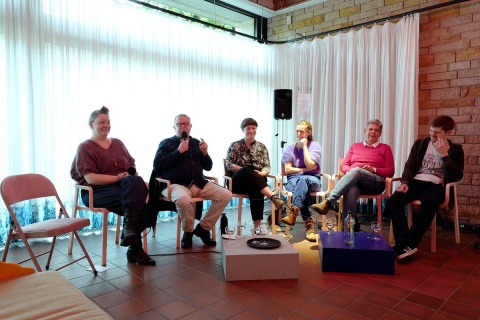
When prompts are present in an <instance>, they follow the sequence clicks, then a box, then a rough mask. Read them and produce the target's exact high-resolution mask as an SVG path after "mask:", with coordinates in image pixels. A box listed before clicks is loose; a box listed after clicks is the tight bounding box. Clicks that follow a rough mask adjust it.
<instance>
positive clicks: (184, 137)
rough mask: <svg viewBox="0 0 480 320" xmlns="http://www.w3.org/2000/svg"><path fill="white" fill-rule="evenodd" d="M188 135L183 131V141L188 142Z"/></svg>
mask: <svg viewBox="0 0 480 320" xmlns="http://www.w3.org/2000/svg"><path fill="white" fill-rule="evenodd" d="M187 136H188V135H187V133H186V132H185V131H182V140H183V141H186V140H187Z"/></svg>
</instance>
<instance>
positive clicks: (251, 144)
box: [226, 118, 284, 226]
mask: <svg viewBox="0 0 480 320" xmlns="http://www.w3.org/2000/svg"><path fill="white" fill-rule="evenodd" d="M257 126H258V124H257V121H255V119H252V118H246V119H244V120H243V121H242V123H241V124H240V129H242V131H243V134H244V137H243V138H242V139H241V140H238V141H235V142H232V143H231V144H230V146H229V147H228V151H227V157H226V166H227V170H228V171H229V175H230V176H231V177H232V184H233V185H232V191H233V193H237V194H238V193H242V194H248V198H249V199H250V212H251V215H252V220H253V223H254V225H255V226H259V225H260V222H261V221H262V216H263V207H264V197H267V198H269V199H270V200H271V201H272V202H273V203H274V204H275V207H276V209H277V210H279V209H281V208H282V206H283V204H284V202H283V200H281V199H280V198H279V197H277V196H276V195H275V194H274V193H273V192H272V191H271V189H270V187H269V186H268V184H267V178H266V176H267V175H268V174H269V173H270V159H269V156H268V150H267V147H266V146H265V145H264V144H263V143H261V142H258V141H256V140H255V136H256V134H257ZM239 205H241V204H239Z"/></svg>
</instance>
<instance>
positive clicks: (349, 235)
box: [343, 211, 355, 245]
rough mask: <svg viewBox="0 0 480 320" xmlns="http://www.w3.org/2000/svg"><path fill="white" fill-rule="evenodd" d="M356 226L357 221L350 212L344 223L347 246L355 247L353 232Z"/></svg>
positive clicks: (344, 240) (344, 238) (344, 239)
mask: <svg viewBox="0 0 480 320" xmlns="http://www.w3.org/2000/svg"><path fill="white" fill-rule="evenodd" d="M354 225H355V219H354V218H353V217H352V214H351V213H350V211H349V212H348V214H347V217H346V218H345V221H344V223H343V242H345V243H346V244H350V245H353V242H354V235H355V233H354V231H353V227H354Z"/></svg>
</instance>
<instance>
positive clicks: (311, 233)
mask: <svg viewBox="0 0 480 320" xmlns="http://www.w3.org/2000/svg"><path fill="white" fill-rule="evenodd" d="M305 229H307V230H306V231H305V239H307V240H308V241H310V242H316V241H317V235H316V234H315V227H314V224H313V221H312V219H308V220H306V221H305Z"/></svg>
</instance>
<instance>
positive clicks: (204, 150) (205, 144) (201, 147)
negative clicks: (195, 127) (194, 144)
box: [198, 138, 208, 156]
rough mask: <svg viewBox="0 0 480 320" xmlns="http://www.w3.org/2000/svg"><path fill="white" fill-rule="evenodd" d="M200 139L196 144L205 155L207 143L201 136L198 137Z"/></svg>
mask: <svg viewBox="0 0 480 320" xmlns="http://www.w3.org/2000/svg"><path fill="white" fill-rule="evenodd" d="M200 140H202V141H200V144H199V145H198V146H199V147H200V151H202V154H203V155H204V156H206V155H207V153H208V144H207V143H206V142H205V141H204V140H203V139H202V138H200Z"/></svg>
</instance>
